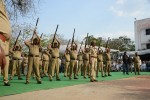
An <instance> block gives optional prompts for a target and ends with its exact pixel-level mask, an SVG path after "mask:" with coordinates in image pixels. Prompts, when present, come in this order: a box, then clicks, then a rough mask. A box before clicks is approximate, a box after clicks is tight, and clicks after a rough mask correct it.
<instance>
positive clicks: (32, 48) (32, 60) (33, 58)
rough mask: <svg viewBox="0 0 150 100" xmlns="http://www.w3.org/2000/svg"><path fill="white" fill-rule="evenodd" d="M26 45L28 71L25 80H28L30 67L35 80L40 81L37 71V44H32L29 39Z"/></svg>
mask: <svg viewBox="0 0 150 100" xmlns="http://www.w3.org/2000/svg"><path fill="white" fill-rule="evenodd" d="M26 45H27V46H28V48H29V57H28V72H27V76H26V81H27V82H29V79H30V76H31V72H32V69H33V70H34V72H35V75H36V79H37V81H41V77H40V72H39V48H40V46H39V45H33V44H32V43H31V41H28V43H26Z"/></svg>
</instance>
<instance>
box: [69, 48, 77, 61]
mask: <svg viewBox="0 0 150 100" xmlns="http://www.w3.org/2000/svg"><path fill="white" fill-rule="evenodd" d="M70 59H74V60H76V59H77V50H70Z"/></svg>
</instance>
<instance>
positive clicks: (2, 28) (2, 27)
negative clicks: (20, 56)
mask: <svg viewBox="0 0 150 100" xmlns="http://www.w3.org/2000/svg"><path fill="white" fill-rule="evenodd" d="M1 32H2V33H4V34H1ZM10 34H11V27H10V23H9V19H8V16H7V14H6V10H5V5H4V2H3V0H0V35H2V36H4V37H9V36H10ZM0 46H1V47H2V48H3V50H4V53H5V55H6V56H5V57H6V65H5V67H4V73H3V75H4V78H3V79H4V83H7V82H8V69H9V56H8V54H9V40H6V41H2V40H1V39H0Z"/></svg>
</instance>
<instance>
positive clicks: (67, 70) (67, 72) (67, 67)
mask: <svg viewBox="0 0 150 100" xmlns="http://www.w3.org/2000/svg"><path fill="white" fill-rule="evenodd" d="M69 66H70V62H69V61H68V62H67V61H66V62H65V71H64V76H68V75H69Z"/></svg>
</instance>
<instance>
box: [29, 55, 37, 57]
mask: <svg viewBox="0 0 150 100" xmlns="http://www.w3.org/2000/svg"><path fill="white" fill-rule="evenodd" d="M29 57H39V55H29Z"/></svg>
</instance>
